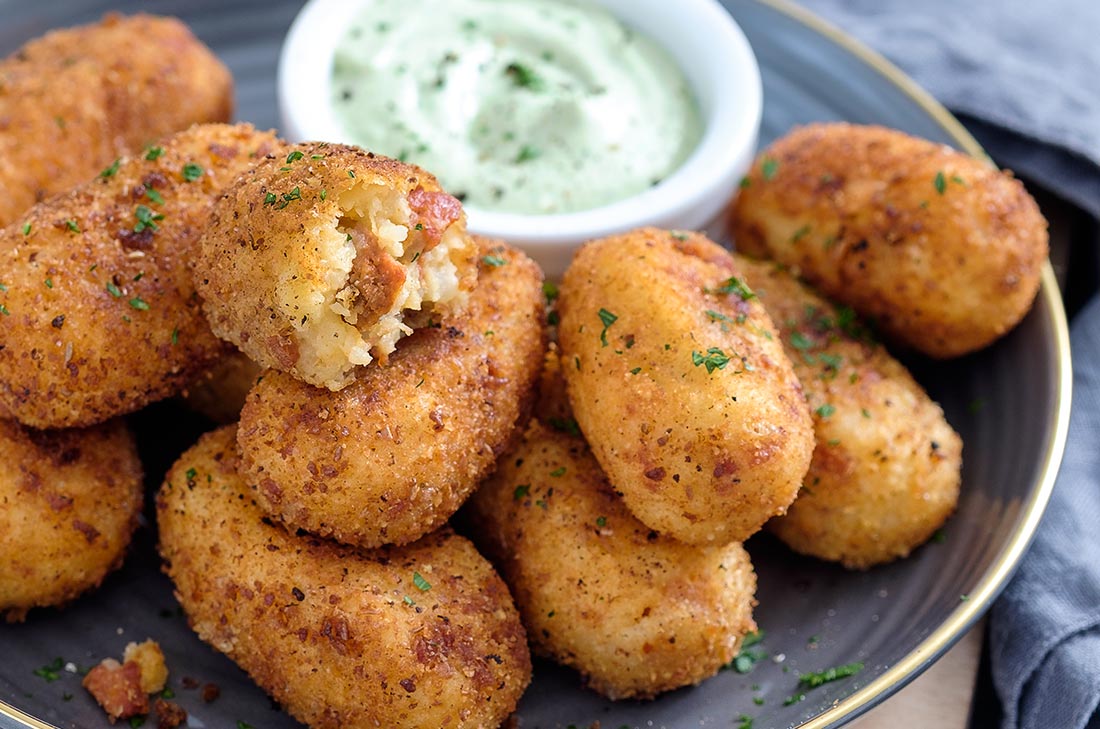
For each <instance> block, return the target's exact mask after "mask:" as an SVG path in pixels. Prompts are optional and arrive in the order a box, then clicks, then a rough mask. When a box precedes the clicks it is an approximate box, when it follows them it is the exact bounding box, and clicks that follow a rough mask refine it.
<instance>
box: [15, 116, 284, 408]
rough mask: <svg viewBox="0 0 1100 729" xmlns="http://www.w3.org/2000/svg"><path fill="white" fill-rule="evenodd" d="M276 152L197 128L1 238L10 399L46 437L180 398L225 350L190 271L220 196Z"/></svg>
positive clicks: (221, 131)
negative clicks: (258, 157)
mask: <svg viewBox="0 0 1100 729" xmlns="http://www.w3.org/2000/svg"><path fill="white" fill-rule="evenodd" d="M274 143H275V137H274V136H273V135H272V134H271V133H269V132H257V131H255V130H254V129H253V128H252V127H251V126H249V125H244V124H242V125H237V126H227V125H223V124H213V125H198V126H194V127H192V128H191V129H189V130H187V131H185V132H180V133H179V134H177V135H174V136H172V137H170V138H168V139H167V140H165V141H164V142H162V143H160V144H159V145H158V146H156V147H153V148H151V149H150V150H149V151H148V152H147V153H143V154H141V155H138V156H136V157H128V158H124V159H122V160H121V161H119V162H118V164H113V165H111V166H110V167H108V168H107V169H106V170H105V171H104V172H103V173H102V174H101V175H100V176H99V177H98V178H97V179H95V180H94V181H92V182H89V183H86V184H84V185H81V186H80V187H77V188H76V189H74V190H72V191H71V192H69V193H67V194H65V195H60V196H57V197H54V198H51V199H50V200H47V201H46V202H43V203H39V204H38V205H35V206H34V207H33V208H31V209H30V210H28V211H27V212H26V214H25V215H24V216H23V217H22V218H21V219H20V222H18V223H15V224H13V225H10V226H8V227H7V228H4V229H3V230H2V231H0V256H2V257H3V261H2V263H0V270H2V271H3V274H2V275H3V280H2V283H3V284H4V287H3V289H0V313H2V314H3V316H0V402H2V403H3V404H4V405H5V406H7V407H8V408H9V410H10V411H11V413H12V415H13V416H14V417H15V418H17V419H18V420H20V421H21V422H23V423H25V424H27V425H30V426H33V427H36V428H53V427H69V426H78V425H89V424H92V423H97V422H102V421H103V420H106V419H108V418H110V417H113V416H115V415H120V414H123V413H129V412H132V411H135V410H138V409H139V408H141V407H143V406H145V405H146V404H148V403H150V402H154V401H156V400H160V399H162V398H165V397H168V396H170V395H173V394H175V393H176V392H178V391H179V390H180V389H181V388H183V387H184V386H185V385H186V384H187V383H188V382H190V381H191V380H192V379H193V378H194V377H195V375H196V374H198V373H199V372H201V371H203V370H204V369H205V368H206V367H207V366H209V364H210V363H211V362H213V361H214V360H215V359H216V358H217V357H220V356H221V355H222V353H223V352H224V351H225V345H224V344H223V343H222V342H220V341H219V340H218V339H217V337H215V336H214V335H213V333H212V332H211V331H210V327H209V325H208V324H207V323H206V321H205V319H204V318H203V316H202V311H201V308H200V305H199V301H198V299H197V297H196V295H195V289H194V285H193V284H192V279H191V271H190V269H189V268H188V266H189V265H190V262H191V261H192V260H193V259H194V257H195V254H196V250H197V245H198V238H199V234H200V232H201V230H202V228H203V227H204V226H205V224H206V221H207V218H208V216H209V213H210V206H211V204H212V203H213V201H214V199H215V198H216V196H217V195H218V194H219V193H220V192H221V190H222V188H223V187H224V186H225V185H226V184H227V183H228V182H229V181H230V180H232V179H233V178H235V177H236V176H237V174H239V173H240V171H241V170H243V169H244V168H246V167H248V166H249V165H251V164H252V163H253V158H252V155H253V154H256V153H262V152H263V151H264V150H265V149H266V148H268V147H270V146H271V145H272V144H274Z"/></svg>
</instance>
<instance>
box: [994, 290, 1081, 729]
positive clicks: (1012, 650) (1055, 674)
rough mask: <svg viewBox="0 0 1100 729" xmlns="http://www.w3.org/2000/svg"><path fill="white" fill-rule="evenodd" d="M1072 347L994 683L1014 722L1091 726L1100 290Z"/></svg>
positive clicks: (999, 633)
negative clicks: (1054, 458) (1061, 445)
mask: <svg viewBox="0 0 1100 729" xmlns="http://www.w3.org/2000/svg"><path fill="white" fill-rule="evenodd" d="M1071 346H1072V349H1073V369H1074V375H1073V407H1072V409H1071V413H1070V425H1069V440H1068V443H1067V447H1066V454H1065V458H1064V459H1063V461H1062V469H1061V471H1059V474H1058V480H1057V483H1056V484H1055V487H1054V493H1053V495H1052V496H1051V500H1050V504H1049V505H1048V506H1047V511H1046V514H1044V516H1043V521H1042V523H1041V524H1040V526H1039V529H1038V532H1037V533H1036V536H1035V541H1034V542H1033V543H1032V545H1031V548H1030V550H1028V553H1027V556H1026V557H1025V558H1024V560H1023V562H1022V563H1021V565H1020V568H1019V570H1018V571H1017V573H1016V576H1015V577H1014V578H1013V581H1012V583H1011V585H1009V587H1008V589H1006V590H1005V592H1004V594H1003V595H1002V596H1001V598H1000V600H998V601H997V603H996V604H995V605H994V606H993V612H992V614H991V618H990V641H991V642H990V659H991V663H992V666H993V682H994V686H995V687H996V689H997V693H998V694H999V695H1000V696H1001V701H1002V704H1003V709H1004V726H1005V727H1007V728H1013V729H1014V728H1015V727H1026V728H1028V729H1031V728H1032V727H1034V728H1036V729H1037V728H1038V727H1058V729H1074V728H1077V727H1084V726H1085V724H1086V723H1087V722H1088V720H1089V717H1091V716H1092V714H1093V713H1094V712H1095V711H1096V708H1097V706H1098V705H1100V448H1098V447H1097V443H1098V441H1100V297H1097V298H1095V299H1093V300H1092V301H1091V302H1090V303H1089V304H1088V306H1086V307H1085V309H1083V310H1082V311H1081V313H1080V314H1079V315H1078V316H1077V318H1076V319H1075V321H1074V324H1073V327H1072V330H1071Z"/></svg>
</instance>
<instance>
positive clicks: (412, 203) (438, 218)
mask: <svg viewBox="0 0 1100 729" xmlns="http://www.w3.org/2000/svg"><path fill="white" fill-rule="evenodd" d="M406 199H407V200H408V201H409V207H410V208H412V211H413V215H412V219H411V220H410V221H409V222H410V223H412V225H413V226H414V227H415V226H416V225H418V224H419V225H421V226H423V228H420V229H419V230H422V232H423V234H424V240H425V241H426V243H425V245H424V250H425V251H428V250H431V249H432V248H435V246H436V245H437V244H438V243H439V240H440V238H442V237H443V231H445V230H446V229H447V227H448V226H449V225H450V224H451V223H453V222H455V221H456V220H458V219H459V218H461V217H462V203H460V202H459V201H458V200H457V199H456V198H455V197H453V196H451V195H448V194H447V193H445V192H428V191H427V190H425V189H424V188H423V187H417V188H416V189H414V190H413V191H412V192H410V193H409V194H408V197H407V198H406Z"/></svg>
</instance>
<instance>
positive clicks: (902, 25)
mask: <svg viewBox="0 0 1100 729" xmlns="http://www.w3.org/2000/svg"><path fill="white" fill-rule="evenodd" d="M802 4H803V5H804V6H805V7H806V8H808V9H809V10H812V11H813V12H815V13H817V14H818V15H820V16H821V17H823V18H825V19H826V20H828V21H830V22H832V23H833V24H834V25H837V26H838V27H840V28H841V29H843V30H844V31H846V32H847V33H850V34H851V35H853V36H855V37H856V38H858V39H860V40H861V41H863V42H864V43H866V44H867V45H869V46H871V47H872V48H874V49H875V50H877V51H879V52H880V53H882V54H883V55H885V56H886V57H887V58H889V59H890V60H891V61H893V62H894V63H896V64H897V65H898V66H900V67H901V68H902V70H904V71H905V72H906V73H908V74H909V75H910V76H912V77H913V78H914V79H915V80H916V81H917V83H919V84H920V85H921V86H923V87H924V88H925V89H927V90H928V91H929V92H931V94H932V95H933V96H935V97H936V98H937V99H938V100H939V101H940V102H941V103H943V104H944V105H945V106H947V108H949V109H950V110H951V111H953V112H955V113H956V114H959V115H960V118H961V119H962V121H963V122H964V123H965V124H966V125H967V126H968V127H969V128H970V131H971V132H972V133H973V134H974V135H975V136H976V137H977V138H978V141H979V142H981V143H982V145H983V146H984V147H985V148H986V150H987V151H988V152H989V153H990V155H991V156H992V157H993V158H994V159H995V160H997V161H998V163H1000V164H1001V165H1002V166H1005V167H1009V168H1011V169H1013V170H1015V171H1016V172H1017V173H1019V174H1020V175H1022V176H1024V177H1027V178H1030V179H1032V180H1034V181H1037V182H1040V183H1042V184H1043V186H1044V187H1046V188H1048V189H1049V190H1051V191H1053V192H1055V193H1057V194H1058V195H1059V196H1061V197H1063V198H1065V199H1066V200H1069V201H1070V202H1072V203H1074V204H1076V205H1077V206H1078V207H1080V208H1082V209H1084V210H1088V211H1089V212H1090V213H1092V215H1093V216H1095V217H1097V218H1100V82H1098V78H1100V43H1097V42H1096V38H1095V36H1096V34H1097V32H1098V31H1100V2H1096V1H1095V0H1045V1H1044V2H1034V1H1033V0H972V1H971V2H958V0H923V2H920V3H914V2H911V1H910V0H802ZM1035 142H1039V144H1036V143H1035Z"/></svg>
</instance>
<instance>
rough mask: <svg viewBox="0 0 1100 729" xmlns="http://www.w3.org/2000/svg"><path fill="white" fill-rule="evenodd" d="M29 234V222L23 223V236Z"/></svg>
mask: <svg viewBox="0 0 1100 729" xmlns="http://www.w3.org/2000/svg"><path fill="white" fill-rule="evenodd" d="M30 234H31V224H30V223H29V222H27V223H23V235H30Z"/></svg>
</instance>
